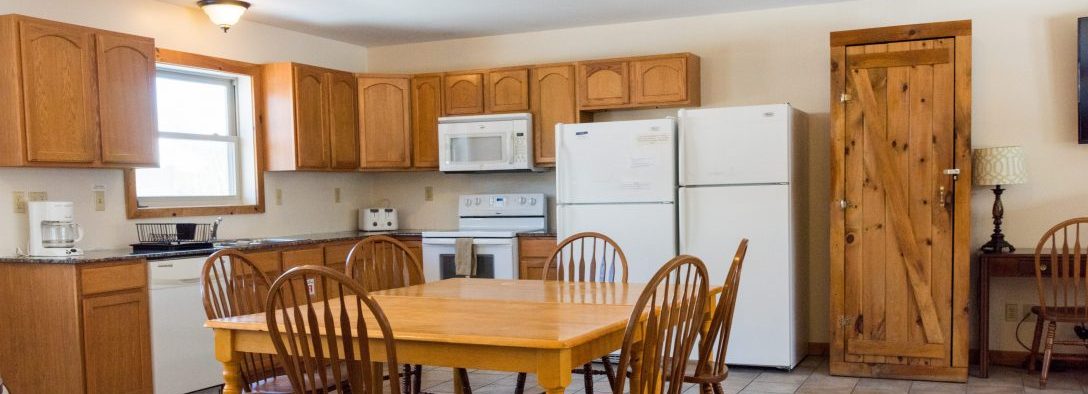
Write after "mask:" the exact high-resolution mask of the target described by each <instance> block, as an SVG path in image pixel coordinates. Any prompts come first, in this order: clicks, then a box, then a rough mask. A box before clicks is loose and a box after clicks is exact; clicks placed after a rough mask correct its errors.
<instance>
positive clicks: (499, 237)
mask: <svg viewBox="0 0 1088 394" xmlns="http://www.w3.org/2000/svg"><path fill="white" fill-rule="evenodd" d="M457 217H458V220H457V227H458V229H457V230H455V231H424V232H423V274H424V276H425V278H426V279H427V280H429V281H430V280H440V279H449V278H453V277H456V275H455V272H456V269H455V265H454V256H455V254H454V250H455V244H456V243H457V239H458V238H471V239H472V245H473V248H474V249H475V252H476V275H475V276H474V277H477V278H497V279H517V278H518V240H517V235H518V233H525V232H533V231H543V230H544V229H546V228H547V227H548V204H547V201H546V200H545V197H544V195H543V194H540V193H530V194H469V195H463V196H461V197H460V199H459V203H458V208H457Z"/></svg>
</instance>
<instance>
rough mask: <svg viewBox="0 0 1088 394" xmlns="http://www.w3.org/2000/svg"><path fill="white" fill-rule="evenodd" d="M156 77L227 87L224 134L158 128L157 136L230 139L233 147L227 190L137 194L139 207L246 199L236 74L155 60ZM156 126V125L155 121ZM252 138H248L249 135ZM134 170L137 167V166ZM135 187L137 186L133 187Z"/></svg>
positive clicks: (238, 202)
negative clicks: (222, 193)
mask: <svg viewBox="0 0 1088 394" xmlns="http://www.w3.org/2000/svg"><path fill="white" fill-rule="evenodd" d="M155 72H156V75H155V77H156V79H157V78H159V77H165V78H170V79H178V80H188V81H197V82H203V83H210V84H221V85H224V86H226V87H227V93H226V94H227V95H228V100H227V101H228V108H227V116H228V129H227V132H228V135H226V136H222V135H207V134H194V133H184V132H168V131H161V130H160V131H158V132H157V135H158V138H171V139H180V140H194V141H216V142H226V143H230V144H231V146H232V147H233V149H231V151H230V156H229V166H230V168H231V171H230V173H229V182H230V194H229V195H226V196H139V195H137V196H136V198H137V202H138V207H139V208H165V207H198V206H235V205H243V204H245V203H246V201H245V200H246V198H245V193H244V192H243V178H244V168H243V165H242V163H243V162H244V161H245V160H243V159H242V157H243V156H242V155H243V154H244V153H243V145H244V143H243V142H244V141H243V138H242V137H241V135H240V133H239V129H240V128H241V125H240V123H239V120H240V119H239V116H238V114H239V112H240V111H241V110H242V108H240V101H241V100H240V97H239V96H238V94H239V89H238V81H239V78H240V76H237V75H235V74H228V73H221V72H216V71H212V70H203V69H193V68H188V67H183V66H175V65H170V64H158V65H156V68H155ZM156 127H158V125H156ZM250 140H252V139H250ZM137 171H138V170H137ZM136 191H137V192H138V191H139V187H138V186H137V187H136Z"/></svg>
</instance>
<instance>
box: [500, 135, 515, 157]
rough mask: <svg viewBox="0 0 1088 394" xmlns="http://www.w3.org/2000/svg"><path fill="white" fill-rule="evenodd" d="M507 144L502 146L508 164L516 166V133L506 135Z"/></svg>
mask: <svg viewBox="0 0 1088 394" xmlns="http://www.w3.org/2000/svg"><path fill="white" fill-rule="evenodd" d="M505 139H506V143H505V144H502V149H503V151H504V152H505V154H506V163H507V164H514V132H512V131H511V132H509V133H506V136H505Z"/></svg>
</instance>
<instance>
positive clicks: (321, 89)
mask: <svg viewBox="0 0 1088 394" xmlns="http://www.w3.org/2000/svg"><path fill="white" fill-rule="evenodd" d="M294 75H295V78H294V84H295V138H296V145H295V146H296V148H295V150H296V152H295V153H296V155H297V165H298V167H299V168H303V169H323V168H328V167H329V150H330V149H329V148H330V146H329V129H328V125H327V119H328V103H329V101H328V96H327V95H328V80H327V78H325V73H324V71H322V70H321V69H319V68H317V67H310V66H305V65H301V64H296V65H295V66H294Z"/></svg>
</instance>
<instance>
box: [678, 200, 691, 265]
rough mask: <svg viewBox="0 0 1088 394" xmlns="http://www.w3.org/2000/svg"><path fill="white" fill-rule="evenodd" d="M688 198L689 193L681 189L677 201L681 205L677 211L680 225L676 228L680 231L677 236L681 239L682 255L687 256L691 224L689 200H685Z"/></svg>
mask: <svg viewBox="0 0 1088 394" xmlns="http://www.w3.org/2000/svg"><path fill="white" fill-rule="evenodd" d="M686 196H687V191H686V190H684V188H680V191H679V193H678V195H677V199H676V202H677V205H679V209H678V210H677V212H678V214H679V217H678V219H679V223H678V225H677V226H676V227H677V228H678V230H679V231H678V232H679V234H677V235H679V238H680V254H686V253H687V250H688V225H689V224H690V223H691V221H690V220H688V204H687V200H686V199H685V197H686Z"/></svg>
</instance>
